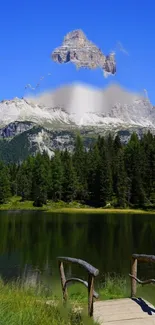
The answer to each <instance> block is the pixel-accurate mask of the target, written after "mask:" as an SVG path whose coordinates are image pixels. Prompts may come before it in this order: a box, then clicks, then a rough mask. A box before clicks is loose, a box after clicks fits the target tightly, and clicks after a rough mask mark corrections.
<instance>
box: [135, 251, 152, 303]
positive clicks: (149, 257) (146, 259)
mask: <svg viewBox="0 0 155 325" xmlns="http://www.w3.org/2000/svg"><path fill="white" fill-rule="evenodd" d="M138 261H139V262H148V263H150V262H153V263H155V256H154V255H144V254H133V255H132V264H131V274H129V276H130V277H131V297H135V296H136V292H137V282H138V283H140V284H142V285H144V284H149V283H155V279H149V280H145V281H141V280H140V279H138V278H137V263H138Z"/></svg>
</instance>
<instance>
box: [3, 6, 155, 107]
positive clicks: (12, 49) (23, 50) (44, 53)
mask: <svg viewBox="0 0 155 325" xmlns="http://www.w3.org/2000/svg"><path fill="white" fill-rule="evenodd" d="M154 13H155V1H154V0H149V1H142V0H130V1H129V0H126V1H125V0H109V1H103V0H78V1H75V0H74V1H73V0H72V1H71V0H66V1H64V0H63V1H62V0H59V1H55V0H49V1H47V0H44V1H42V0H41V1H38V0H37V1H36V0H33V1H32V0H31V1H30V0H26V1H22V2H21V1H20V0H14V1H12V0H5V1H2V3H1V19H0V31H1V32H0V34H1V38H0V42H1V46H0V99H10V98H13V97H16V96H18V97H21V96H24V95H25V94H26V93H25V90H24V87H25V85H26V84H27V83H30V84H32V85H36V84H37V82H38V81H39V78H40V77H41V76H42V75H47V74H48V72H50V73H51V76H47V77H46V78H45V79H44V80H43V81H42V83H41V87H40V90H39V91H40V92H42V91H44V90H45V89H51V88H56V87H59V86H60V85H62V84H66V83H72V82H78V81H79V82H85V83H90V84H91V85H95V86H99V87H105V86H106V85H108V84H109V83H112V82H117V83H120V84H121V85H122V86H124V87H125V88H128V89H129V90H134V91H138V92H142V91H143V89H144V88H145V89H147V91H148V94H149V98H150V99H151V101H152V103H153V104H155V38H154V30H155V27H154ZM74 29H82V30H83V31H84V33H85V34H86V35H87V37H88V38H89V39H90V40H91V41H93V42H94V43H95V44H96V45H97V46H99V47H100V48H101V49H102V50H103V52H104V53H105V54H108V52H109V51H110V50H113V49H114V48H115V46H116V43H117V41H120V42H121V43H122V44H123V46H124V47H125V48H126V49H127V51H128V52H129V56H126V55H124V54H123V53H122V52H118V53H117V54H116V60H117V74H116V76H115V77H109V78H107V79H105V78H104V77H103V73H102V71H101V70H100V69H97V70H86V69H80V70H79V71H77V70H76V67H75V66H74V65H72V64H66V65H65V64H64V65H59V64H57V63H55V62H52V60H51V59H50V54H51V52H52V50H53V49H54V48H55V47H57V46H59V45H60V44H61V43H62V41H63V37H64V36H65V34H66V33H68V32H69V31H71V30H74Z"/></svg>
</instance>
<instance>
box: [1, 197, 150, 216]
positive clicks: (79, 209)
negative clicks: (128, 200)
mask: <svg viewBox="0 0 155 325" xmlns="http://www.w3.org/2000/svg"><path fill="white" fill-rule="evenodd" d="M0 211H44V212H46V213H77V214H78V213H85V214H88V213H90V214H110V213H112V214H155V210H149V211H148V210H142V209H131V208H126V209H123V208H122V209H121V208H93V207H88V206H82V205H81V204H79V203H77V202H73V203H70V204H69V203H68V204H67V203H65V202H57V203H55V202H50V201H49V202H48V203H47V205H44V206H43V207H41V208H40V207H34V206H33V202H32V201H24V202H20V197H12V198H10V200H9V201H8V202H7V203H5V204H1V205H0Z"/></svg>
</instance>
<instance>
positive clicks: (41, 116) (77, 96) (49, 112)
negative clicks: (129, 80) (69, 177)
mask: <svg viewBox="0 0 155 325" xmlns="http://www.w3.org/2000/svg"><path fill="white" fill-rule="evenodd" d="M15 121H29V122H33V123H36V124H39V125H41V126H43V127H47V128H49V129H53V127H54V125H55V127H57V128H59V127H63V126H64V127H67V126H72V127H89V126H103V127H104V126H105V127H109V128H111V126H118V125H119V126H120V127H121V125H123V126H124V125H126V126H134V125H137V126H139V127H151V128H154V125H155V123H154V122H155V112H154V108H153V105H152V104H151V103H150V101H149V100H148V99H147V98H145V97H143V96H140V95H138V94H132V93H129V92H127V91H125V90H124V89H122V88H120V87H119V86H118V85H112V86H110V87H108V88H106V89H104V90H100V89H95V88H90V87H86V86H85V85H79V84H75V85H71V86H66V87H61V88H59V89H57V90H55V91H52V92H49V93H44V94H42V95H40V96H36V97H28V98H23V99H19V98H15V99H13V100H10V101H2V102H0V126H1V127H4V126H5V125H7V124H9V123H11V122H15Z"/></svg>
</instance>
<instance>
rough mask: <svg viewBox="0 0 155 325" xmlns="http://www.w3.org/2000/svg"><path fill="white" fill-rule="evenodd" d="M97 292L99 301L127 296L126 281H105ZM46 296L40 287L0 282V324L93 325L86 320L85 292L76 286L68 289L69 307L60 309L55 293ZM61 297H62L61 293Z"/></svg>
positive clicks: (86, 297)
mask: <svg viewBox="0 0 155 325" xmlns="http://www.w3.org/2000/svg"><path fill="white" fill-rule="evenodd" d="M105 280H106V282H105V284H104V285H102V286H101V288H100V289H99V290H97V291H99V295H100V298H99V300H106V299H113V298H123V297H126V296H127V292H126V287H127V286H126V280H125V279H124V278H121V277H116V276H115V277H110V276H109V275H108V276H107V277H106V278H105ZM53 292H54V295H50V294H48V293H47V291H46V290H44V288H43V287H42V286H41V285H38V286H37V287H31V286H27V285H22V286H21V284H20V283H19V282H14V283H8V284H5V285H4V282H3V281H2V280H0V324H3V325H29V324H31V325H41V324H43V325H60V324H61V325H94V324H96V325H97V323H95V322H93V320H92V319H90V318H88V316H87V303H88V296H87V289H86V288H85V287H84V286H82V285H80V284H76V285H75V286H71V287H69V289H68V296H69V303H68V304H67V306H66V307H64V306H63V305H62V302H61V300H62V298H61V296H60V292H59V289H58V290H56V291H55V289H54V290H53ZM61 294H62V293H61Z"/></svg>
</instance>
